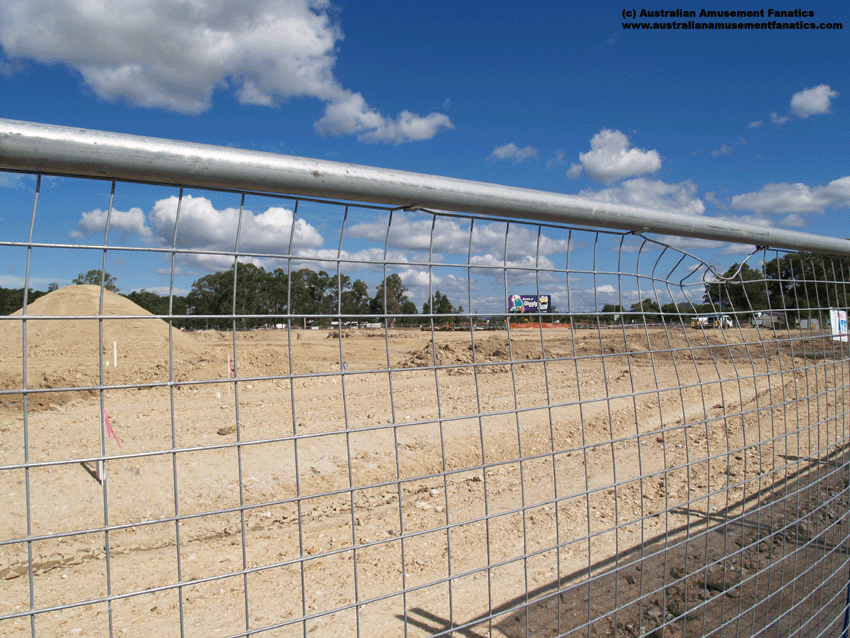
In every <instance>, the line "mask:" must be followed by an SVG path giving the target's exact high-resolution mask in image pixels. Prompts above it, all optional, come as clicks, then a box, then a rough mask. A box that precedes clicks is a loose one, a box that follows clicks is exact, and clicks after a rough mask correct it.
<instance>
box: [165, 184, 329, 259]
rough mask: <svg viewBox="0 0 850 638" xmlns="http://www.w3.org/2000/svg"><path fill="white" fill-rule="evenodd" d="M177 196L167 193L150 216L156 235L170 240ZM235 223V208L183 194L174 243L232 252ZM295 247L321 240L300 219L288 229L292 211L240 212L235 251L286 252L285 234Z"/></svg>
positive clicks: (312, 229) (308, 245)
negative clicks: (239, 225)
mask: <svg viewBox="0 0 850 638" xmlns="http://www.w3.org/2000/svg"><path fill="white" fill-rule="evenodd" d="M177 203H178V198H177V197H176V196H171V197H168V198H165V199H161V200H159V201H158V202H156V203H155V204H154V207H153V210H152V211H151V214H150V218H151V223H152V224H153V227H154V229H155V230H156V232H157V235H158V236H159V237H160V238H161V239H162V240H163V241H165V242H167V243H170V240H171V237H172V234H173V232H174V223H175V219H176V216H177ZM238 224H239V209H238V208H224V209H221V210H218V209H216V208H215V206H214V205H213V203H212V202H211V201H210V200H209V199H207V198H206V197H193V196H191V195H184V196H183V200H182V203H181V205H180V223H179V225H178V230H177V242H178V246H179V247H181V248H197V249H202V250H222V251H232V250H234V249H235V248H236V246H235V245H234V238H235V237H236V229H237V226H238ZM290 234H292V246H293V249H296V248H318V247H320V246H321V245H322V244H323V243H324V239H323V238H322V236H321V235H320V234H319V232H318V231H317V230H316V229H315V228H314V227H313V226H312V225H310V224H309V223H307V222H306V221H305V220H303V219H299V220H297V221H296V222H295V229H294V230H293V229H292V211H291V210H289V209H286V208H281V207H272V208H269V209H267V210H266V211H264V212H262V213H259V214H254V213H253V212H252V211H250V210H243V212H242V226H241V228H240V229H239V250H240V251H241V252H248V253H252V252H253V253H279V254H280V253H286V251H287V250H288V248H289V237H290Z"/></svg>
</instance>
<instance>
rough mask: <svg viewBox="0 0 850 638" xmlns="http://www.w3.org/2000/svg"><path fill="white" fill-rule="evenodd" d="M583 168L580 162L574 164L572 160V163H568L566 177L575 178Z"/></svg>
mask: <svg viewBox="0 0 850 638" xmlns="http://www.w3.org/2000/svg"><path fill="white" fill-rule="evenodd" d="M583 170H584V168H583V167H582V165H581V164H576V163H575V162H573V163H572V164H570V170H568V171H567V177H569V178H570V179H575V178H576V177H578V176H579V175H581V172H582V171H583Z"/></svg>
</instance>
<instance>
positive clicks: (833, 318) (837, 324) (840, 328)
mask: <svg viewBox="0 0 850 638" xmlns="http://www.w3.org/2000/svg"><path fill="white" fill-rule="evenodd" d="M829 323H830V325H831V327H832V338H833V339H834V340H835V341H843V342H845V343H847V341H848V340H850V335H848V334H847V311H846V310H835V309H834V308H830V310H829Z"/></svg>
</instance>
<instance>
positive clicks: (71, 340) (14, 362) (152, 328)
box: [0, 286, 198, 409]
mask: <svg viewBox="0 0 850 638" xmlns="http://www.w3.org/2000/svg"><path fill="white" fill-rule="evenodd" d="M26 316H27V317H33V319H28V320H26V322H25V327H26V371H27V388H28V389H32V388H78V387H89V386H94V385H99V384H100V382H101V381H100V379H101V360H102V361H103V370H102V372H103V383H104V384H109V385H112V384H115V385H118V384H124V383H145V382H151V381H163V380H167V379H168V363H169V339H170V343H171V346H172V349H173V354H174V357H175V360H176V359H178V358H184V357H187V356H192V355H195V354H196V353H197V352H198V348H197V346H196V344H195V342H194V340H193V339H192V338H191V337H190V336H189V335H186V334H183V333H182V332H181V331H180V330H178V329H176V328H175V329H173V330H171V331H170V330H169V326H168V324H167V323H166V322H165V321H163V320H162V319H159V318H157V317H154V316H153V315H151V313H149V312H148V311H147V310H144V309H143V308H142V307H140V306H138V305H137V304H135V303H133V302H132V301H130V300H129V299H126V298H125V297H121V296H120V295H117V294H115V293H113V292H109V291H104V293H103V312H102V315H101V313H100V288H99V287H98V286H66V287H65V288H60V289H59V290H56V291H54V292H51V293H50V294H48V295H45V296H44V297H41V298H39V299H37V300H36V301H34V302H33V303H32V304H29V305H28V306H27V315H26ZM100 316H102V317H103V318H102V319H101V318H99V317H100ZM12 317H20V318H21V319H20V320H14V319H11V320H4V321H2V322H0V361H2V363H0V388H2V389H13V390H14V389H16V390H20V389H22V388H23V370H24V361H23V354H24V345H23V344H24V340H23V333H24V319H23V314H22V311H21V310H18V311H17V312H15V313H14V314H13V315H12ZM37 317H67V318H66V319H37ZM125 317H133V318H125ZM101 331H102V332H101ZM169 334H170V337H169ZM101 353H102V359H101ZM116 355H117V357H116ZM116 359H117V367H116V365H115V364H116ZM71 395H77V396H79V395H80V393H79V392H78V393H71V392H62V393H45V394H41V393H33V394H30V395H29V399H28V406H29V407H30V409H32V408H38V407H49V405H51V404H60V403H62V402H64V401H66V400H68V399H70V398H71ZM20 401H21V397H20V395H18V396H12V397H10V396H9V395H6V397H5V399H3V397H0V403H4V402H5V403H11V404H13V405H14V404H18V405H19V404H20Z"/></svg>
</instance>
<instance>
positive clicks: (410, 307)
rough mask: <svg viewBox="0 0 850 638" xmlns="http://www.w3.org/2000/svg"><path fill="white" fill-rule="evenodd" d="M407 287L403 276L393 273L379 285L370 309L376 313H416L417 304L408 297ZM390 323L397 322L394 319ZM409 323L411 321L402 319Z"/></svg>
mask: <svg viewBox="0 0 850 638" xmlns="http://www.w3.org/2000/svg"><path fill="white" fill-rule="evenodd" d="M406 293H407V288H406V287H405V285H404V282H403V281H402V280H401V276H400V275H398V274H395V273H393V274H392V275H390V276H388V277H387V278H386V279H384V281H382V282H381V283H380V284H379V285H378V289H377V291H376V293H375V296H374V297H373V298H372V301H371V303H370V304H369V311H370V313H371V314H375V315H383V314H388V315H402V314H404V315H415V314H417V312H416V304H414V303H413V302H412V301H410V299H408V298H407V294H406ZM390 323H391V324H392V323H395V320H394V319H391V320H390ZM401 323H409V321H401Z"/></svg>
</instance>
